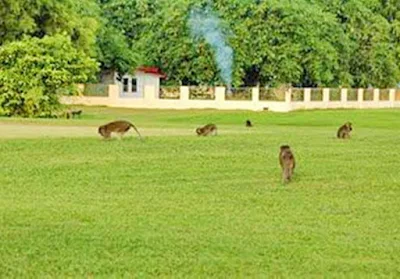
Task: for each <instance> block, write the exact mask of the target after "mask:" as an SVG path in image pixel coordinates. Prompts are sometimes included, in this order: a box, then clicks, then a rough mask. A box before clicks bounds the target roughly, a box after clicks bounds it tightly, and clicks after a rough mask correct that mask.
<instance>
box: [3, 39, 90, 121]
mask: <svg viewBox="0 0 400 279" xmlns="http://www.w3.org/2000/svg"><path fill="white" fill-rule="evenodd" d="M96 70H97V62H96V61H95V60H94V59H91V58H89V57H88V56H87V55H85V53H84V51H80V50H77V49H76V48H75V47H74V45H73V44H72V42H71V40H70V39H69V38H67V37H65V36H62V35H55V36H49V37H47V36H45V37H43V38H42V39H39V38H26V39H23V40H21V41H18V42H12V43H8V44H6V45H3V46H2V47H1V48H0V84H1V86H0V115H5V116H14V115H19V116H23V117H49V116H53V115H55V113H56V112H57V109H58V108H59V106H60V104H59V97H60V95H61V94H62V93H63V94H65V93H66V92H69V91H70V90H71V89H72V88H73V86H74V84H76V83H80V82H85V81H87V80H88V79H90V78H91V77H92V76H93V75H94V74H95V72H96Z"/></svg>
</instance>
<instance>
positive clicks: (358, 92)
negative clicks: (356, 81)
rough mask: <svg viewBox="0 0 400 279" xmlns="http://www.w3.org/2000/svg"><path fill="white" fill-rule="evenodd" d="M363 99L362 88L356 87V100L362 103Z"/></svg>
mask: <svg viewBox="0 0 400 279" xmlns="http://www.w3.org/2000/svg"><path fill="white" fill-rule="evenodd" d="M362 101H364V89H362V88H358V90H357V102H359V103H362Z"/></svg>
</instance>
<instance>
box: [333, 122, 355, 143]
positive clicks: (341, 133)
mask: <svg viewBox="0 0 400 279" xmlns="http://www.w3.org/2000/svg"><path fill="white" fill-rule="evenodd" d="M352 130H353V127H352V124H351V123H350V122H346V123H344V124H343V125H342V126H340V127H339V130H338V131H337V134H336V136H337V137H338V138H339V139H345V138H350V132H351V131H352Z"/></svg>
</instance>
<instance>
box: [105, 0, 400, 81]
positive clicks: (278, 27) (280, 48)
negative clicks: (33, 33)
mask: <svg viewBox="0 0 400 279" xmlns="http://www.w3.org/2000/svg"><path fill="white" fill-rule="evenodd" d="M397 2H398V1H383V0H382V1H378V0H348V1H342V0H330V1H323V0H295V1H293V0H268V1H266V0H264V1H261V0H260V1H257V0H247V1H244V0H216V1H212V2H210V1H207V0H177V1H173V2H172V1H166V0H158V1H149V0H103V1H100V5H101V6H102V9H103V11H104V13H103V15H104V16H105V17H106V18H107V19H108V20H109V21H110V23H111V24H112V26H114V27H115V28H117V29H118V30H119V31H120V32H121V33H122V34H124V35H125V37H126V38H127V39H128V41H129V42H128V45H129V46H130V47H131V49H134V51H135V53H136V54H137V55H138V57H139V58H140V59H139V61H140V62H141V63H143V64H151V65H157V66H159V67H161V68H162V69H163V70H164V71H165V72H166V73H167V75H168V77H169V81H170V82H172V83H184V84H202V83H204V84H220V83H221V79H220V77H219V73H218V67H216V65H215V60H214V58H213V53H212V49H210V47H209V46H208V45H207V44H206V43H205V42H204V41H200V42H198V41H194V40H193V38H192V36H191V34H190V32H189V30H188V26H187V19H188V14H189V12H190V10H191V8H192V7H194V6H198V7H199V6H200V7H201V6H206V5H212V7H213V9H214V10H215V11H216V12H217V13H218V14H219V16H220V17H221V19H222V24H221V28H222V29H223V31H224V32H225V33H226V35H227V40H228V42H229V43H230V45H231V46H232V47H233V49H234V69H233V83H234V85H236V86H239V85H255V84H257V83H259V84H263V85H264V84H268V85H279V84H282V83H284V84H292V85H294V86H354V87H358V86H369V85H372V86H380V87H386V86H394V85H395V84H396V83H397V82H398V81H400V72H399V66H398V65H399V59H400V21H399V20H400V16H399V15H400V12H399V4H398V3H397Z"/></svg>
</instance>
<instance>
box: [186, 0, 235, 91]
mask: <svg viewBox="0 0 400 279" xmlns="http://www.w3.org/2000/svg"><path fill="white" fill-rule="evenodd" d="M188 24H189V27H190V30H191V33H192V35H193V37H194V38H195V39H196V40H199V39H201V38H204V39H205V41H206V42H207V43H208V44H209V45H210V46H211V48H212V49H213V50H214V56H215V60H216V62H217V66H218V69H219V70H220V73H221V78H222V80H223V81H224V82H225V83H226V85H227V86H228V90H229V88H230V87H231V84H232V64H233V50H232V48H231V47H230V46H229V45H228V44H227V42H226V39H225V35H224V33H223V32H222V30H221V27H220V19H219V17H218V16H217V15H216V14H215V13H214V12H213V11H212V10H211V8H210V7H206V8H203V9H200V8H194V9H192V10H191V11H190V16H189V21H188Z"/></svg>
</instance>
